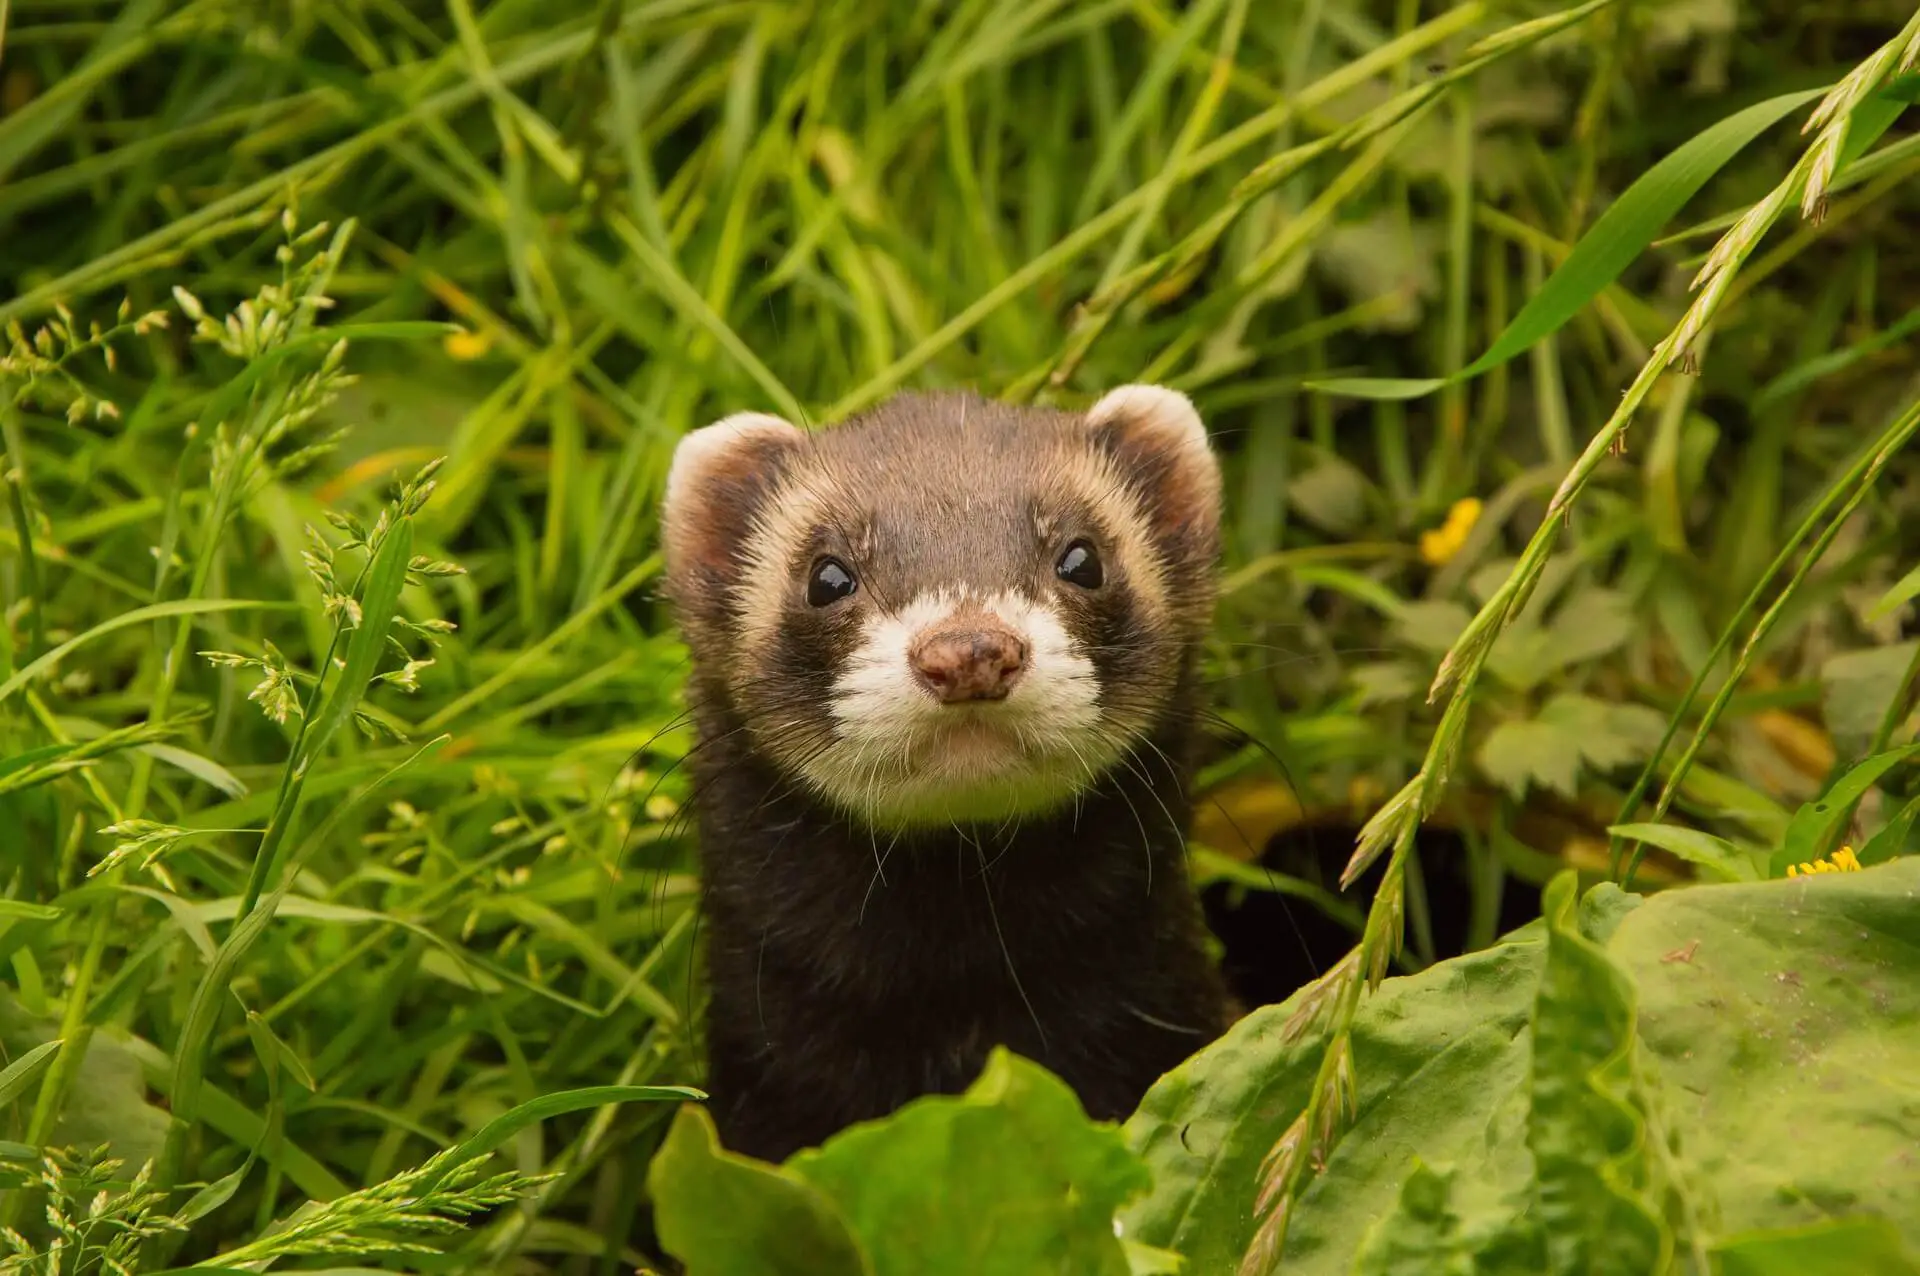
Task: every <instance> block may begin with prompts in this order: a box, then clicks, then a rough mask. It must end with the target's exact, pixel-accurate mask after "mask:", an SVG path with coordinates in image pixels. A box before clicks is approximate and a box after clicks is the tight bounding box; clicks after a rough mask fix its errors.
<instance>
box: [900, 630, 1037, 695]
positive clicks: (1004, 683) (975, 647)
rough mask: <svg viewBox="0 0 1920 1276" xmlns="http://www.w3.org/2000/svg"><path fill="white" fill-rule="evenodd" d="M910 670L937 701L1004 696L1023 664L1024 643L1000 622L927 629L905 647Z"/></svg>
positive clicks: (1025, 662) (1024, 663)
mask: <svg viewBox="0 0 1920 1276" xmlns="http://www.w3.org/2000/svg"><path fill="white" fill-rule="evenodd" d="M907 663H908V664H910V665H912V666H913V672H914V676H915V677H917V678H919V680H920V683H921V685H922V686H924V687H926V688H927V690H929V691H931V692H932V693H933V694H934V696H935V697H936V698H937V699H939V701H940V702H941V703H942V704H965V703H967V702H969V701H973V700H1004V699H1006V698H1007V693H1008V692H1010V691H1012V690H1013V684H1014V683H1016V682H1018V681H1019V680H1020V675H1021V674H1022V673H1023V672H1024V671H1025V670H1026V667H1027V644H1026V642H1025V640H1023V639H1022V638H1021V637H1020V635H1019V634H1016V633H1014V632H1013V630H1011V629H1008V628H1006V627H1005V626H1004V625H995V624H976V625H970V626H967V627H965V628H948V629H932V630H928V631H927V632H926V633H923V634H921V635H920V636H919V637H918V638H916V639H915V640H914V642H913V645H912V646H911V647H910V648H908V650H907Z"/></svg>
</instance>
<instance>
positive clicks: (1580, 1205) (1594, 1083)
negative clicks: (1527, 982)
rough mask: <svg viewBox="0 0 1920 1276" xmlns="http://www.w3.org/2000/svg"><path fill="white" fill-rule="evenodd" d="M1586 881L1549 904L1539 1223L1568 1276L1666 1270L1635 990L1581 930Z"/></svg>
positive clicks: (1552, 1267) (1538, 1068) (1535, 1108)
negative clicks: (1638, 1056) (1653, 1199)
mask: <svg viewBox="0 0 1920 1276" xmlns="http://www.w3.org/2000/svg"><path fill="white" fill-rule="evenodd" d="M1577 886H1578V883H1577V880H1576V879H1575V877H1574V875H1573V874H1572V873H1571V872H1568V873H1563V874H1561V875H1560V876H1558V877H1556V878H1555V879H1554V880H1553V882H1552V884H1551V885H1550V886H1549V887H1548V888H1547V895H1546V899H1545V901H1544V909H1545V916H1546V920H1547V952H1546V962H1545V965H1544V966H1543V967H1542V969H1541V972H1540V991H1539V995H1538V997H1537V998H1536V1000H1535V1002H1534V1012H1533V1060H1532V1065H1533V1066H1532V1074H1533V1075H1532V1106H1531V1108H1530V1109H1529V1112H1528V1117H1527V1148H1528V1150H1530V1151H1531V1152H1532V1153H1533V1165H1534V1175H1535V1183H1536V1188H1535V1202H1536V1208H1537V1211H1538V1213H1537V1217H1538V1218H1539V1220H1540V1224H1541V1227H1542V1229H1543V1230H1544V1232H1545V1237H1546V1249H1547V1270H1548V1271H1550V1272H1553V1273H1555V1274H1556V1276H1559V1274H1561V1273H1565V1274H1566V1276H1572V1274H1573V1273H1580V1274H1581V1276H1586V1274H1588V1273H1593V1274H1594V1276H1598V1274H1600V1273H1615V1274H1617V1276H1641V1274H1642V1273H1647V1272H1658V1271H1664V1270H1666V1264H1667V1260H1668V1258H1669V1257H1670V1256H1671V1254H1672V1251H1673V1237H1672V1235H1671V1233H1670V1232H1669V1231H1668V1229H1667V1227H1666V1226H1665V1223H1664V1221H1663V1220H1662V1218H1661V1217H1660V1215H1659V1214H1658V1213H1657V1212H1655V1210H1654V1209H1653V1208H1651V1207H1650V1206H1649V1204H1648V1202H1647V1200H1646V1198H1645V1192H1646V1187H1647V1180H1648V1178H1649V1167H1648V1164H1647V1155H1646V1148H1645V1142H1646V1120H1645V1117H1644V1115H1643V1113H1642V1111H1641V1105H1640V1101H1639V1095H1638V1093H1637V1090H1638V1087H1637V1084H1636V1066H1635V1059H1634V1054H1635V1051H1636V1049H1637V1043H1636V1041H1635V1039H1634V1027H1635V1023H1634V1021H1635V1013H1634V1011H1635V1007H1634V1001H1635V989H1634V986H1633V983H1632V981H1630V980H1629V979H1628V978H1627V976H1626V975H1625V974H1623V973H1622V972H1621V971H1620V969H1619V967H1617V966H1616V965H1614V963H1613V962H1612V961H1611V960H1610V959H1609V958H1608V956H1607V954H1606V951H1605V950H1604V949H1603V948H1601V946H1600V945H1598V944H1596V943H1594V942H1593V941H1592V940H1590V939H1588V938H1586V937H1585V936H1584V935H1581V934H1580V933H1579V931H1578V929H1577V927H1576V926H1575V924H1574V908H1575V894H1576V890H1577Z"/></svg>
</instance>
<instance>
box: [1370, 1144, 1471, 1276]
mask: <svg viewBox="0 0 1920 1276" xmlns="http://www.w3.org/2000/svg"><path fill="white" fill-rule="evenodd" d="M1453 1179H1454V1172H1453V1171H1452V1170H1447V1171H1444V1172H1440V1171H1435V1170H1433V1169H1431V1168H1429V1167H1428V1166H1425V1165H1422V1164H1420V1163H1419V1162H1418V1161H1415V1163H1414V1166H1413V1172H1412V1173H1411V1174H1409V1175H1407V1181H1406V1182H1405V1183H1404V1184H1402V1185H1401V1187H1400V1199H1399V1201H1398V1202H1397V1203H1396V1204H1395V1206H1394V1209H1393V1213H1391V1214H1389V1215H1387V1216H1386V1217H1385V1218H1383V1219H1381V1220H1380V1221H1379V1222H1377V1223H1375V1224H1374V1225H1373V1227H1372V1228H1371V1229H1370V1230H1369V1231H1368V1233H1367V1239H1366V1241H1365V1242H1364V1243H1363V1244H1362V1245H1361V1248H1360V1256H1359V1260H1358V1261H1357V1262H1356V1263H1355V1264H1354V1267H1353V1271H1354V1276H1469V1273H1471V1271H1472V1267H1471V1265H1470V1260H1469V1258H1468V1256H1467V1252H1466V1242H1465V1240H1464V1239H1463V1238H1462V1237H1461V1235H1460V1216H1459V1215H1458V1214H1456V1213H1455V1212H1454V1209H1453Z"/></svg>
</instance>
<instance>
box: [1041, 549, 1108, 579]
mask: <svg viewBox="0 0 1920 1276" xmlns="http://www.w3.org/2000/svg"><path fill="white" fill-rule="evenodd" d="M1053 574H1054V575H1056V576H1058V577H1059V578H1060V579H1061V580H1064V581H1066V582H1067V583H1068V584H1069V585H1078V586H1080V588H1082V589H1098V588H1100V583H1101V582H1102V581H1104V580H1105V579H1106V573H1105V572H1104V571H1102V570H1101V568H1100V554H1099V551H1097V550H1095V549H1094V547H1093V546H1092V544H1090V543H1089V542H1087V541H1075V542H1074V543H1073V544H1071V545H1069V546H1067V548H1066V551H1065V552H1064V553H1062V554H1061V555H1060V561H1059V562H1057V563H1055V564H1054V565H1053Z"/></svg>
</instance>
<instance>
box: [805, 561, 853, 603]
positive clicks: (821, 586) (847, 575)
mask: <svg viewBox="0 0 1920 1276" xmlns="http://www.w3.org/2000/svg"><path fill="white" fill-rule="evenodd" d="M858 588H860V582H859V581H857V580H855V579H854V578H853V572H852V571H850V570H849V569H848V567H847V565H846V564H845V563H843V562H841V561H840V560H839V559H837V558H823V559H821V560H820V561H819V562H817V563H815V564H814V565H813V575H811V576H809V577H808V578H807V606H809V607H827V606H830V605H832V604H833V603H837V602H839V601H840V600H841V599H842V598H845V597H846V596H847V595H849V594H851V593H852V592H853V591H854V590H856V589H858Z"/></svg>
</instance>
